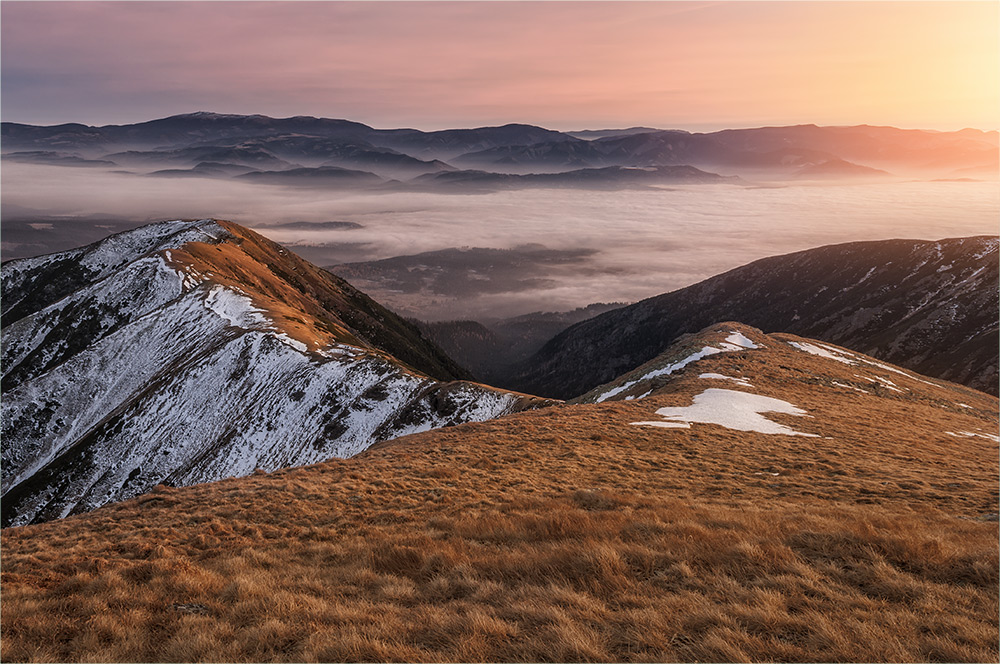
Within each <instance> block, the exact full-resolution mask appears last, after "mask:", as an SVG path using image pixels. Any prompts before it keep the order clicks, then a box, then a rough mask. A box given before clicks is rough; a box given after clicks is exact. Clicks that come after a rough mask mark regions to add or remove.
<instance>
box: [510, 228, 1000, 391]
mask: <svg viewBox="0 0 1000 664" xmlns="http://www.w3.org/2000/svg"><path fill="white" fill-rule="evenodd" d="M997 245H998V239H997V238H996V237H988V236H980V237H970V238H958V239H948V240H941V241H940V242H927V241H917V240H886V241H876V242H853V243H848V244H840V245H833V246H828V247H820V248H818V249H810V250H807V251H801V252H797V253H793V254H788V255H785V256H774V257H771V258H765V259H762V260H759V261H756V262H754V263H750V264H749V265H745V266H743V267H739V268H736V269H734V270H731V271H729V272H726V273H724V274H721V275H718V276H716V277H712V278H711V279H707V280H705V281H703V282H700V283H697V284H695V285H693V286H689V287H687V288H683V289H681V290H678V291H674V292H672V293H667V294H665V295H660V296H657V297H653V298H649V299H647V300H643V301H641V302H638V303H636V304H633V305H630V306H628V307H624V308H621V309H617V310H614V311H610V312H607V313H605V314H602V315H600V316H597V317H595V318H592V319H590V320H587V321H584V322H581V323H579V324H577V325H574V326H572V327H570V328H569V329H567V330H565V331H564V332H562V333H560V334H559V335H557V336H556V337H555V338H553V339H552V340H550V341H549V342H548V343H547V344H546V345H545V346H544V347H543V348H542V349H541V350H540V351H539V352H538V353H536V354H535V355H534V356H532V357H531V358H529V359H528V360H526V361H524V362H523V363H522V364H521V365H520V366H519V367H516V368H515V369H514V370H513V371H511V376H510V378H509V379H508V380H507V381H506V382H504V383H502V384H504V385H507V386H517V387H516V389H521V390H524V391H528V392H531V393H532V394H543V395H547V396H552V397H559V398H571V397H575V396H578V395H581V394H583V393H585V392H587V391H589V390H591V389H593V388H594V387H595V386H597V385H600V384H602V383H606V382H607V381H609V380H612V379H614V378H615V377H616V376H618V375H621V374H622V373H625V372H628V371H631V370H633V369H635V368H636V367H638V366H639V365H641V364H643V363H644V362H647V361H649V360H651V359H653V358H655V357H656V356H657V355H659V354H660V353H661V352H663V350H664V349H666V348H667V347H668V346H669V345H670V344H671V343H673V342H674V341H675V340H677V339H678V338H680V337H681V336H682V335H684V334H688V333H693V332H696V331H698V330H700V329H702V328H704V327H706V326H708V325H711V324H713V323H716V322H718V321H722V320H738V321H741V322H744V323H747V324H749V325H753V326H755V327H759V328H761V329H763V330H765V331H769V332H770V331H782V332H789V333H794V334H801V335H805V336H809V337H812V338H815V339H820V340H823V341H829V342H833V343H836V344H839V345H841V346H845V347H847V348H851V349H853V350H855V351H859V352H862V353H866V354H868V355H872V356H874V357H876V358H879V359H880V360H884V361H889V362H893V363H895V364H898V365H900V366H902V367H906V368H908V369H912V370H914V371H918V372H920V373H923V374H926V375H929V376H934V377H937V378H943V379H946V380H950V381H954V382H957V383H962V384H964V385H968V386H971V387H974V388H976V389H979V390H983V391H985V392H988V393H990V394H994V395H995V394H997V387H998V386H997V380H998V373H997V365H998V318H1000V312H998V309H1000V307H998V293H997V282H998V257H997Z"/></svg>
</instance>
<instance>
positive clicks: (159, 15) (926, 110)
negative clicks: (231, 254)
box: [0, 0, 1000, 130]
mask: <svg viewBox="0 0 1000 664" xmlns="http://www.w3.org/2000/svg"><path fill="white" fill-rule="evenodd" d="M998 12H1000V3H997V2H994V1H991V0H987V1H982V2H958V1H953V0H949V1H946V2H863V1H862V2H792V1H788V2H753V1H749V2H638V3H632V2H585V3H578V2H477V3H470V2H403V3H399V2H148V3H147V2H108V3H104V2H11V1H9V0H8V1H5V2H3V3H2V4H0V13H2V16H0V26H2V35H0V50H2V54H0V55H2V57H0V67H2V73H0V86H2V96H0V105H2V110H0V115H2V119H3V120H5V121H14V122H28V123H35V124H55V123H60V122H83V123H86V124H120V123H128V122H140V121H144V120H149V119H153V118H157V117H163V116H167V115H172V114H177V113H187V112H192V111H196V110H208V111H216V112H220V113H262V114H265V115H272V116H279V117H284V116H290V115H315V116H323V117H335V118H348V119H352V120H357V121H359V122H365V123H367V124H370V125H373V126H376V127H401V126H408V127H417V128H420V129H441V128H447V127H469V126H481V125H494V124H503V123H507V122H526V123H532V124H539V125H543V126H546V127H550V128H553V129H563V130H568V129H583V128H594V129H596V128H605V127H626V126H633V125H646V126H653V127H661V128H681V129H690V130H713V129H719V128H724V127H747V126H760V125H784V124H800V123H816V124H835V125H846V124H882V125H895V126H900V127H914V128H927V129H943V130H946V129H960V128H963V127H976V128H980V129H996V128H997V126H998V124H1000V91H998V89H1000V57H998V54H1000V37H998V34H1000V13H998Z"/></svg>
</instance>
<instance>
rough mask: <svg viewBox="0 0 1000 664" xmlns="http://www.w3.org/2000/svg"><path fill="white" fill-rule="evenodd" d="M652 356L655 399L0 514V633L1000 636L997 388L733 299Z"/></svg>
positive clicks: (817, 646)
mask: <svg viewBox="0 0 1000 664" xmlns="http://www.w3.org/2000/svg"><path fill="white" fill-rule="evenodd" d="M796 344H797V345H796ZM706 348H713V349H715V350H716V351H718V352H706V351H705V349H706ZM695 354H700V355H701V358H700V359H696V360H690V358H691V356H692V355H695ZM848 361H850V362H851V363H848ZM657 362H658V364H657ZM657 362H654V363H653V364H651V365H650V366H649V367H647V368H646V370H645V373H644V374H643V376H645V375H646V374H648V373H652V372H655V371H658V370H659V371H661V373H659V374H658V375H657V376H652V377H648V378H645V379H643V380H645V381H646V383H645V384H644V385H639V382H637V383H635V384H634V385H633V386H632V387H635V388H637V389H638V388H639V387H641V388H642V389H643V390H644V391H645V390H647V389H650V388H652V392H651V393H650V394H649V395H648V396H645V397H641V398H640V397H636V396H635V395H633V394H631V393H630V392H629V391H628V390H629V389H631V388H626V389H625V390H621V391H619V392H618V393H616V394H615V395H612V396H610V397H608V398H606V399H605V400H603V401H602V402H601V403H590V404H577V405H562V406H555V407H551V408H546V409H543V410H538V411H529V412H522V413H517V414H513V415H509V416H507V417H503V418H500V419H497V420H492V421H489V422H483V423H471V424H463V425H459V426H455V427H450V428H447V429H440V430H435V431H429V432H425V433H419V434H415V435H411V436H406V437H404V438H401V439H397V440H393V441H387V442H385V443H381V444H379V445H376V446H374V447H372V448H370V449H368V450H367V451H365V452H363V453H362V454H360V455H358V456H356V457H353V458H351V459H346V460H331V461H328V462H325V463H320V464H317V465H313V466H309V467H304V468H295V469H286V470H281V471H277V472H274V473H271V474H264V473H258V474H254V475H253V476H250V477H246V478H240V479H231V480H225V481H222V482H216V483H210V484H202V485H198V486H192V487H186V488H180V489H173V488H168V487H157V488H156V489H155V490H154V491H153V492H152V493H150V494H148V495H145V496H142V497H140V498H137V499H133V500H130V501H127V502H123V503H118V504H114V505H109V506H106V507H103V508H101V509H99V510H96V511H93V512H91V513H88V514H82V515H77V516H72V517H69V518H67V519H62V520H59V521H53V522H49V523H44V524H39V525H33V526H26V527H18V528H9V529H6V530H4V531H3V545H4V567H3V588H4V601H3V604H2V607H0V610H2V618H3V620H2V636H3V639H2V642H0V643H2V646H0V647H2V653H0V654H2V657H3V659H4V661H61V660H98V661H120V660H131V661H315V660H320V661H358V660H360V661H662V660H671V661H900V662H903V661H951V662H956V661H996V659H997V656H998V652H997V642H998V636H1000V635H998V626H997V613H998V590H997V589H998V573H997V570H998V564H1000V560H998V545H997V538H996V532H997V531H996V522H995V520H996V513H997V511H998V495H997V484H996V477H997V474H998V470H1000V469H998V462H997V435H996V434H997V429H998V421H997V409H998V402H997V400H996V399H995V398H993V397H990V396H987V395H985V394H982V393H980V392H976V391H974V390H971V389H969V388H965V387H961V386H957V385H954V384H949V383H944V382H940V381H935V380H928V379H927V378H926V377H923V376H919V375H915V374H912V373H910V372H907V371H905V370H902V369H899V368H898V367H893V366H891V365H886V364H885V363H883V362H879V361H878V360H874V359H872V358H866V357H863V356H860V355H858V354H857V353H852V352H850V351H847V350H845V349H842V348H837V347H833V346H830V345H822V344H821V343H820V342H816V341H814V340H810V339H804V338H799V337H795V336H791V335H764V334H762V333H760V332H759V331H758V330H755V329H752V328H748V327H745V326H740V325H737V324H732V323H726V324H723V325H718V326H715V327H713V328H711V329H709V330H705V331H703V332H700V333H699V334H697V335H691V336H689V337H687V338H686V339H685V340H684V341H683V342H682V343H681V344H679V345H677V346H674V347H673V348H671V349H668V351H667V352H666V353H665V354H664V355H663V356H662V357H661V358H659V360H658V361H657ZM678 364H683V365H684V366H680V367H676V366H675V365H678ZM668 367H675V368H674V369H672V370H671V371H669V372H665V371H663V370H665V369H666V368H668ZM636 378H642V377H641V376H626V377H622V379H620V380H619V381H616V382H615V383H613V384H611V385H608V386H606V387H605V388H604V392H607V391H610V390H613V389H617V388H618V387H621V386H622V385H623V384H624V383H625V382H629V381H630V380H635V379H636ZM651 381H652V382H651ZM640 382H641V381H640ZM602 394H603V393H602ZM705 395H709V396H707V397H706V396H705ZM713 395H715V396H713ZM720 395H721V400H720V401H719V402H720V403H726V404H729V406H728V407H725V408H717V409H713V410H714V411H715V412H716V413H723V414H725V415H726V416H727V418H726V420H725V422H724V423H725V426H723V425H720V424H711V423H703V422H702V421H700V420H704V419H705V418H704V417H703V415H704V412H702V411H699V409H698V408H693V407H692V406H697V405H698V404H699V403H703V402H704V400H705V399H717V400H719V399H720ZM740 395H742V396H740ZM629 397H633V398H629ZM684 420H686V422H685V421H684ZM685 424H687V426H685ZM762 429H763V430H766V431H769V433H764V432H762ZM286 441H287V442H288V443H290V444H294V443H295V441H296V438H295V433H294V432H289V434H288V436H287V437H286Z"/></svg>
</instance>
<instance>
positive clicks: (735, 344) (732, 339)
mask: <svg viewBox="0 0 1000 664" xmlns="http://www.w3.org/2000/svg"><path fill="white" fill-rule="evenodd" d="M719 345H720V346H722V348H716V347H715V346H703V347H702V349H701V350H699V351H696V352H694V353H692V354H691V355H688V356H687V357H685V358H684V359H683V360H680V361H678V362H674V363H672V364H668V365H667V366H665V367H660V368H659V369H653V370H652V371H649V372H647V373H646V374H644V375H643V376H640V377H639V378H636V379H635V380H630V381H628V382H626V383H622V384H621V385H619V386H618V387H613V388H611V389H610V390H608V391H607V392H605V393H604V394H602V395H600V396H599V397H597V399H595V400H594V403H602V402H604V401H607V400H608V399H610V398H611V397H614V396H617V395H619V394H621V393H622V392H624V391H626V390H628V389H629V388H630V387H632V386H633V385H636V384H638V383H641V382H642V381H644V380H651V379H653V378H659V377H660V376H666V375H668V374H672V373H673V372H675V371H677V370H678V369H683V368H684V367H686V366H687V365H689V364H691V363H692V362H696V361H698V360H700V359H702V358H703V357H708V356H709V355H715V354H717V353H726V352H733V351H739V350H748V349H753V348H760V346H758V345H757V344H755V343H754V342H753V341H751V340H750V339H748V338H747V337H745V336H744V335H743V334H742V333H740V332H738V331H736V330H733V331H732V332H730V334H729V336H728V337H726V340H725V341H723V342H721V343H720V344H719ZM647 394H648V392H647ZM643 396H645V395H643ZM640 398H641V397H640Z"/></svg>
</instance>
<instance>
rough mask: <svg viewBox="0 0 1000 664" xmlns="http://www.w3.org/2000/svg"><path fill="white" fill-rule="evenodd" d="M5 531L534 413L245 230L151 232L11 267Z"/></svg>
mask: <svg viewBox="0 0 1000 664" xmlns="http://www.w3.org/2000/svg"><path fill="white" fill-rule="evenodd" d="M2 295H3V307H4V310H3V325H4V327H3V350H2V362H3V389H4V403H3V436H4V445H3V451H2V460H3V470H2V478H3V487H4V494H3V523H4V525H10V524H22V523H29V522H32V521H41V520H46V519H50V518H55V517H61V516H65V515H67V514H70V513H74V512H79V511H85V510H88V509H92V508H94V507H97V506H100V505H102V504H105V503H107V502H113V501H116V500H121V499H124V498H128V497H131V496H134V495H137V494H139V493H143V492H145V491H147V490H148V489H150V488H151V487H153V486H155V485H156V484H160V483H167V484H172V485H187V484H194V483H198V482H205V481H210V480H216V479H221V478H225V477H230V476H238V475H245V474H248V473H251V472H253V471H254V470H255V469H257V468H263V469H266V470H273V469H276V468H280V467H285V466H291V465H301V464H304V463H311V462H314V461H320V460H323V459H326V458H329V457H331V456H341V457H343V456H350V455H352V454H356V453H357V452H359V451H361V450H363V449H365V448H367V447H368V446H369V445H371V444H372V443H374V442H377V441H379V440H386V439H389V438H393V437H396V436H399V435H403V434H406V433H413V432H416V431H425V430H427V429H430V428H434V427H438V426H446V425H451V424H456V423H460V422H467V421H478V420H483V419H490V418H493V417H496V416H498V415H501V414H504V413H508V412H512V411H516V410H520V409H523V408H530V407H533V406H535V405H537V404H539V403H542V400H535V399H532V398H530V397H525V396H523V395H519V394H514V393H510V392H505V391H502V390H495V389H492V388H489V387H486V386H483V385H479V384H476V383H471V382H465V381H456V380H455V379H457V378H464V377H466V375H467V374H465V372H464V371H463V370H462V369H461V368H460V367H458V366H457V365H455V364H454V362H452V361H451V360H450V359H449V358H448V357H447V356H446V355H444V353H443V352H441V351H440V350H439V349H438V348H437V347H435V346H434V345H433V344H431V343H430V342H428V341H427V340H425V339H424V338H423V337H422V336H421V334H420V332H419V330H417V328H415V327H414V326H413V325H411V324H410V323H408V322H406V321H404V320H402V319H401V318H399V317H398V316H396V315H394V314H392V313H391V312H389V311H388V310H386V309H384V308H382V307H381V306H379V305H378V304H377V303H375V302H374V301H372V300H371V299H370V298H368V297H367V296H365V295H364V294H362V293H360V292H358V291H357V290H355V289H354V288H352V287H351V286H350V285H349V284H347V283H346V282H344V281H343V280H341V279H339V278H337V277H334V276H333V275H330V274H329V273H326V272H325V271H323V270H320V269H319V268H316V267H315V266H312V265H310V264H309V263H307V262H305V261H303V260H301V259H299V258H298V257H296V256H294V255H293V254H291V253H289V252H287V251H285V250H284V249H282V248H281V247H280V246H278V245H275V244H273V243H271V242H269V241H267V240H265V239H264V238H261V237H260V236H257V235H256V234H254V233H252V232H251V231H248V230H247V229H245V228H242V227H240V226H237V225H235V224H231V223H227V222H222V221H215V220H201V221H195V222H183V221H172V222H164V223H159V224H153V225H151V226H146V227H143V228H139V229H136V230H134V231H129V232H126V233H122V234H119V235H115V236H112V237H110V238H108V239H106V240H104V241H102V242H99V243H96V244H94V245H90V246H88V247H84V248H82V249H77V250H73V251H70V252H65V253H62V254H54V255H50V256H43V257H39V258H32V259H25V260H19V261H12V262H9V263H6V264H4V266H3V293H2Z"/></svg>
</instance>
